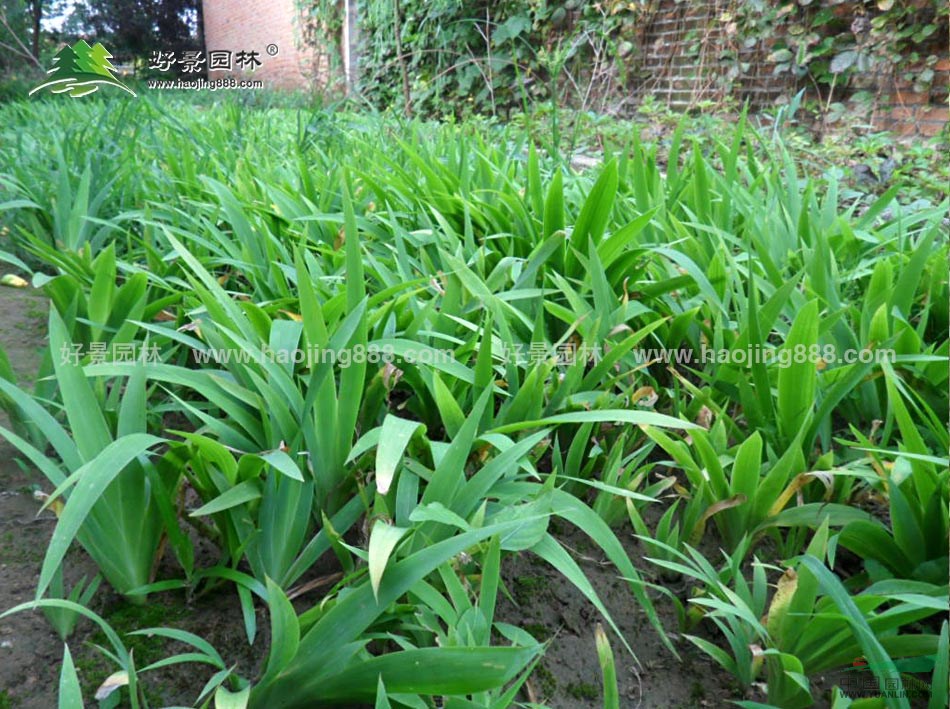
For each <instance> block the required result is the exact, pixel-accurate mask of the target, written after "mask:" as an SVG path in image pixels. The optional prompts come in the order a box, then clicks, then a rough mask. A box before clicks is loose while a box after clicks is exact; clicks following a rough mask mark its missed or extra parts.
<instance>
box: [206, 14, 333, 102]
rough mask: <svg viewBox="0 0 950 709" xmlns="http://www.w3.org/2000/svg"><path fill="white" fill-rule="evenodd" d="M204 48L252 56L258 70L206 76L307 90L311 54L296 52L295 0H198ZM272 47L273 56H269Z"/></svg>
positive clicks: (311, 70) (312, 69) (310, 81)
mask: <svg viewBox="0 0 950 709" xmlns="http://www.w3.org/2000/svg"><path fill="white" fill-rule="evenodd" d="M203 8H204V29H205V46H206V47H207V50H208V51H209V52H211V51H214V50H217V49H223V50H230V51H231V52H234V53H237V52H239V51H245V52H250V51H255V52H257V53H258V55H259V57H260V62H261V66H259V67H257V68H256V69H255V70H254V71H253V73H252V72H249V71H245V72H239V71H236V70H235V71H232V72H227V71H211V72H209V74H210V77H211V78H213V79H217V78H222V77H226V76H232V75H233V76H234V77H235V78H248V79H251V78H253V79H261V80H263V81H264V83H265V85H266V86H271V87H276V88H288V89H295V88H301V89H302V88H309V87H310V86H312V85H313V82H314V79H315V74H316V72H315V66H314V59H313V53H312V52H311V51H308V50H306V49H301V48H300V40H299V34H298V32H297V27H296V23H295V18H296V11H295V9H294V0H203ZM274 47H276V48H277V54H276V55H274V56H271V55H270V54H269V52H268V48H270V51H271V52H272V51H273V48H274Z"/></svg>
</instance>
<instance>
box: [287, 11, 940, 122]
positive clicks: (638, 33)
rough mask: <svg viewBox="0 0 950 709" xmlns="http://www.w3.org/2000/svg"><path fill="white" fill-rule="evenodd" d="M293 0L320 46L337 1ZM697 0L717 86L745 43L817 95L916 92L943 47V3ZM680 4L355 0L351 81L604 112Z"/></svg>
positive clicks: (455, 100)
mask: <svg viewBox="0 0 950 709" xmlns="http://www.w3.org/2000/svg"><path fill="white" fill-rule="evenodd" d="M297 1H298V3H299V4H300V7H301V9H302V10H303V14H304V15H305V16H306V17H308V18H310V22H309V27H310V28H311V30H312V31H311V33H310V36H311V41H312V42H313V43H314V44H317V45H318V46H320V47H322V48H330V50H331V51H330V54H332V53H333V51H332V49H333V48H334V47H336V48H337V49H338V47H339V36H340V30H341V28H342V8H341V6H340V3H339V2H337V1H335V0H297ZM709 2H710V4H711V5H713V6H714V9H715V13H716V14H715V16H716V18H717V20H718V24H719V26H720V28H721V29H722V31H721V32H720V33H718V36H717V39H716V41H717V42H720V43H721V45H722V46H720V47H715V48H714V49H715V52H713V56H715V57H716V58H717V62H718V63H719V66H718V67H717V68H718V70H719V71H718V79H717V81H718V82H719V83H720V84H721V86H720V90H721V94H722V95H727V94H728V92H729V85H730V82H738V81H741V80H742V79H743V75H744V74H746V73H748V71H749V55H748V54H747V53H746V54H743V53H742V51H741V50H742V48H743V47H746V48H748V47H754V46H762V45H765V46H768V48H769V51H768V52H767V53H766V54H765V55H762V56H758V55H756V57H755V59H754V61H766V62H768V63H769V64H770V65H771V66H772V68H773V70H774V75H775V76H776V77H777V80H782V78H783V77H784V78H786V79H790V81H789V84H790V86H792V85H796V84H797V85H800V86H804V87H805V88H807V89H809V90H810V91H811V92H812V94H813V95H814V96H815V97H816V98H818V99H820V101H822V102H827V103H829V104H830V102H831V99H832V98H837V97H840V96H842V95H844V94H854V93H855V92H858V93H859V94H860V92H862V91H863V92H865V93H866V94H868V96H869V97H871V98H873V94H874V93H875V91H876V92H878V93H879V92H880V90H881V89H880V87H881V86H882V85H883V84H882V80H883V79H885V78H886V79H893V80H898V81H900V82H903V83H905V84H909V85H913V86H914V88H915V89H917V90H918V91H923V90H927V89H928V88H930V87H931V86H932V85H933V83H934V80H935V77H936V76H937V74H936V71H935V70H936V65H937V63H938V61H939V60H940V58H941V56H944V55H945V54H946V51H947V34H948V29H947V21H948V4H947V3H946V2H945V0H905V1H904V2H900V1H898V0H869V1H866V2H853V1H852V2H844V1H842V0H784V1H781V2H776V1H774V0H709ZM684 3H685V0H682V1H680V2H678V1H677V0H632V1H631V0H628V1H620V0H601V2H585V1H584V0H566V1H563V2H549V1H548V0H521V1H515V0H362V1H361V2H360V3H359V37H360V40H359V42H360V43H359V55H360V60H359V63H360V73H359V84H358V88H359V90H360V91H361V93H362V94H363V95H364V96H365V97H366V98H368V99H369V100H370V101H372V102H373V103H375V104H376V105H378V106H380V107H393V106H394V107H397V108H401V109H403V110H405V111H407V112H416V113H423V114H436V115H445V114H454V115H465V114H467V113H473V112H477V113H486V112H487V113H495V114H497V113H500V112H501V113H504V112H507V111H510V110H512V109H513V108H514V109H517V108H519V107H522V106H524V105H526V104H527V103H532V104H536V103H537V102H538V101H545V100H549V99H553V100H555V101H556V102H557V103H558V104H559V105H561V106H570V107H573V108H575V109H578V110H597V111H610V110H615V109H617V108H618V107H622V106H624V104H625V99H626V98H627V97H629V96H630V95H631V94H632V93H633V91H634V89H635V87H636V86H637V85H638V84H639V83H641V82H642V81H643V79H644V77H643V76H642V74H641V73H639V72H638V69H639V64H638V60H639V58H640V57H641V56H642V54H643V52H644V49H645V47H644V42H643V39H644V32H645V30H646V29H647V28H648V27H649V26H650V22H651V20H652V18H653V17H654V16H655V15H656V14H657V13H658V12H659V11H661V10H663V11H664V12H668V11H669V10H670V8H671V7H672V8H674V9H675V8H677V7H682V8H685V7H686V5H685V4H684ZM723 38H725V39H723ZM698 41H703V40H702V39H700V40H698ZM333 67H339V62H337V63H335V64H333V65H332V66H331V69H332V68H333Z"/></svg>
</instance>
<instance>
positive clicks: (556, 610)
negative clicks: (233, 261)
mask: <svg viewBox="0 0 950 709" xmlns="http://www.w3.org/2000/svg"><path fill="white" fill-rule="evenodd" d="M46 308H47V306H46V303H45V301H44V300H43V299H42V298H41V297H39V296H38V295H36V294H35V293H32V292H30V291H20V290H13V289H6V288H0V345H2V346H3V348H4V349H5V350H6V352H7V355H8V356H9V359H10V361H11V363H12V364H13V366H14V369H15V371H16V373H17V376H18V379H19V380H20V382H21V385H22V384H23V382H24V381H26V382H30V381H31V380H32V377H33V375H34V370H35V367H36V366H37V363H38V361H39V352H41V351H42V347H43V334H44V333H45V330H46V327H45V321H46ZM26 388H29V386H28V385H27V386H26ZM3 423H6V422H5V421H3ZM40 487H42V488H44V489H46V490H47V491H48V489H49V486H48V485H47V484H45V481H44V480H42V479H41V477H40V475H39V474H38V473H36V472H35V471H33V470H30V469H28V468H25V467H21V465H20V464H19V463H18V462H17V456H16V454H15V452H14V450H13V449H12V447H11V446H9V445H8V444H7V443H6V442H0V611H2V610H5V609H8V608H10V607H12V606H14V605H16V604H18V603H22V602H24V601H28V600H31V599H32V597H33V592H34V588H35V584H36V581H37V576H38V572H39V568H40V565H41V562H42V558H43V554H44V551H45V548H46V544H47V542H48V540H49V536H50V534H51V533H52V530H53V526H54V525H55V517H54V516H53V515H52V514H51V513H46V512H44V513H42V514H40V515H37V510H38V509H39V506H40V505H39V503H38V502H37V501H36V500H35V499H34V497H33V491H34V490H35V489H37V488H40ZM559 536H560V538H561V539H562V541H563V542H564V543H565V544H566V545H567V546H568V547H569V548H570V549H572V550H573V552H574V556H575V558H576V559H577V561H578V562H579V563H580V564H581V566H582V568H583V569H584V571H585V573H586V574H587V575H588V578H589V579H590V580H591V582H592V584H593V586H594V587H595V589H596V590H597V592H598V593H599V594H600V596H601V598H602V599H603V600H604V603H605V604H606V606H607V607H608V609H609V610H610V612H611V614H612V616H613V618H614V619H615V621H616V622H617V625H618V626H619V627H620V630H621V632H622V633H623V634H624V636H625V637H626V638H627V639H628V641H629V642H630V644H631V646H632V647H633V649H634V651H635V653H636V655H637V658H638V661H639V664H638V662H637V661H635V660H634V659H633V658H632V657H631V656H630V655H629V653H626V652H625V651H624V650H623V648H622V646H621V644H620V643H619V641H618V640H617V638H616V637H614V638H612V644H613V647H614V653H615V656H616V658H617V666H618V670H617V672H618V681H619V685H620V696H621V698H622V699H621V701H622V705H623V706H625V707H643V708H644V709H648V708H651V707H656V708H659V707H664V708H667V707H670V708H672V707H720V706H726V705H728V704H729V702H730V700H731V699H738V698H740V697H739V696H738V695H736V693H735V688H734V685H733V682H732V680H731V678H730V677H729V676H728V675H727V673H725V672H723V671H722V670H721V669H719V668H718V667H717V666H716V665H714V664H713V663H712V662H711V661H710V660H709V659H708V658H706V656H705V655H703V654H702V653H700V652H699V651H698V650H696V649H695V648H694V647H693V646H692V645H691V644H689V643H687V642H684V641H682V640H679V639H677V640H675V642H676V647H677V650H678V651H679V653H680V655H681V660H679V661H678V660H677V659H676V658H675V657H674V656H673V655H672V654H671V653H670V652H669V651H668V650H667V649H666V648H665V647H663V645H662V643H661V642H660V640H659V638H658V637H657V634H656V632H655V631H654V630H653V629H652V628H651V627H650V625H649V623H648V621H647V619H646V616H645V614H644V613H643V611H642V609H640V608H639V607H638V606H637V604H636V603H635V602H634V601H633V598H632V596H631V594H630V591H629V590H628V588H627V585H626V583H625V582H624V581H622V580H621V579H619V578H618V576H617V572H616V570H615V569H613V568H612V567H611V566H610V565H608V564H605V563H604V562H603V560H602V559H601V558H600V556H599V555H598V554H597V552H596V551H595V550H594V549H593V548H592V547H591V546H590V545H589V544H586V543H585V539H586V537H585V536H584V535H583V534H582V533H580V532H579V530H574V529H563V530H560V531H559ZM625 536H626V537H627V539H625V544H626V545H627V547H628V552H629V553H630V554H631V557H632V558H634V560H635V562H638V560H639V558H640V556H641V554H642V550H640V549H638V548H637V547H636V544H635V542H634V541H633V540H632V537H631V535H629V534H627V535H625ZM638 565H639V563H638ZM67 566H68V567H69V568H68V571H67V574H66V581H67V587H69V586H70V584H71V583H73V582H75V580H76V579H77V578H79V577H80V576H82V575H89V576H91V575H93V574H94V573H95V568H94V566H93V565H92V563H91V562H90V561H89V560H88V558H86V556H85V554H84V553H83V552H82V551H81V550H75V551H73V552H72V553H71V555H70V557H68V564H67ZM504 571H505V584H506V587H507V588H508V590H509V592H510V593H511V597H510V598H509V599H504V600H502V602H501V603H500V605H499V616H500V619H501V620H505V621H507V622H510V623H516V624H518V625H520V626H521V627H524V628H526V629H527V630H528V631H529V632H531V633H532V634H533V635H535V636H536V637H538V638H539V639H544V640H551V641H552V642H551V643H550V645H549V648H548V650H547V653H546V655H545V657H544V659H543V660H542V662H541V664H540V665H539V667H538V668H537V669H536V670H535V672H534V674H533V675H532V677H531V680H530V682H529V684H530V687H531V694H532V695H533V696H532V697H530V698H531V699H532V700H534V701H540V702H544V703H546V704H548V705H549V706H550V707H553V708H554V709H585V708H587V707H599V706H602V702H603V699H602V696H601V692H602V689H601V678H600V667H599V665H598V662H597V654H596V651H595V646H594V628H595V626H596V624H597V623H598V622H600V621H601V620H602V619H601V618H600V617H599V615H598V613H597V611H596V610H595V609H594V608H593V607H592V606H591V605H590V604H589V603H588V602H587V601H586V599H584V598H583V596H582V595H581V594H580V592H578V591H577V590H576V589H575V588H574V587H573V586H572V585H571V584H570V583H569V582H567V581H566V580H565V579H564V578H563V577H562V576H561V575H560V574H559V573H558V572H557V571H556V570H554V569H552V568H551V567H549V566H547V565H546V564H545V563H544V562H541V561H539V560H538V559H535V558H532V557H531V556H529V555H526V554H522V555H518V556H515V557H513V558H510V559H509V560H508V561H507V563H506V567H505V570H504ZM172 573H173V571H172ZM301 600H304V599H301ZM306 600H307V601H309V602H312V601H313V600H315V599H314V598H308V599H306ZM90 605H91V607H92V609H93V610H95V611H96V612H98V613H100V614H101V615H103V616H104V617H105V618H106V619H107V620H108V621H109V622H110V624H112V625H113V627H115V628H116V630H118V631H119V632H120V633H122V632H127V631H129V630H132V629H135V628H141V627H143V626H154V625H164V626H171V627H180V628H184V629H188V630H190V631H192V632H195V633H198V634H199V635H201V636H203V637H205V638H206V639H207V640H209V641H210V642H211V643H212V645H214V646H215V647H216V648H217V649H218V651H219V652H220V653H221V654H222V656H223V657H224V659H225V661H226V662H228V663H237V664H238V671H239V673H240V674H242V675H243V676H251V677H253V676H254V675H255V672H256V670H257V669H258V666H259V663H260V662H261V659H262V656H263V655H264V648H266V647H267V641H268V638H267V637H266V628H267V618H266V614H265V613H264V612H263V611H261V610H259V611H258V628H259V629H260V630H261V636H260V637H259V638H258V640H257V642H256V643H255V647H254V648H251V647H249V646H248V643H247V641H246V639H245V636H244V632H243V625H242V623H241V620H240V618H241V613H240V608H239V605H238V603H237V599H236V596H235V595H234V594H231V593H223V594H219V595H217V596H214V595H209V596H205V597H202V598H200V599H198V600H196V601H193V602H192V603H185V602H184V599H182V598H181V597H180V596H175V595H174V594H162V595H161V596H155V597H152V598H150V600H149V603H148V604H147V605H146V606H130V605H128V604H126V603H124V602H123V601H122V600H121V599H119V598H117V597H116V595H115V594H114V593H112V592H111V590H109V589H108V587H107V586H106V585H105V584H103V586H102V587H101V588H100V590H99V592H98V593H97V595H96V597H95V598H94V599H93V601H92V603H91V604H90ZM658 609H659V610H660V613H661V617H662V619H663V622H664V625H665V626H666V627H667V628H668V630H669V631H670V633H671V636H672V637H675V633H676V630H677V628H676V627H675V619H674V616H673V614H672V609H671V608H670V607H669V606H664V605H663V604H662V603H658ZM68 642H69V645H70V649H71V652H72V653H73V656H74V658H75V660H76V665H77V668H78V670H79V673H80V677H81V680H82V683H83V685H84V689H85V691H84V694H85V695H86V696H87V697H88V696H90V695H91V694H92V692H94V691H95V689H96V688H97V686H98V684H99V683H100V682H101V681H102V680H103V679H104V678H105V677H106V676H107V675H108V674H109V673H111V672H112V671H113V670H114V669H115V668H110V667H109V666H108V665H107V664H106V663H105V662H104V661H103V660H102V659H101V658H100V657H99V656H98V655H97V653H96V651H95V650H94V649H93V648H92V647H91V643H92V642H98V643H104V638H102V637H101V636H98V637H97V634H96V633H95V632H94V628H93V627H92V625H91V624H90V623H89V622H87V621H81V622H80V624H79V626H78V627H77V630H76V632H75V633H74V634H73V635H72V636H71V637H70V638H69V640H68ZM130 642H131V639H130ZM134 648H135V649H134V653H135V654H134V656H135V657H136V660H137V662H136V665H137V666H139V667H141V666H143V665H144V664H146V663H148V662H153V661H155V660H157V659H160V658H162V657H165V656H167V655H169V654H173V653H174V652H181V651H183V650H184V648H183V647H181V646H177V647H176V646H175V644H174V643H165V642H163V641H161V640H159V639H155V638H152V639H145V638H142V639H137V640H136V641H135V643H134ZM61 658H62V641H61V640H60V639H59V637H58V636H57V635H56V634H55V633H54V632H53V630H52V628H51V626H50V625H49V624H48V623H47V622H46V620H45V618H44V617H43V616H42V614H40V613H39V612H28V613H20V614H16V615H14V616H10V617H7V618H4V619H3V620H0V709H7V708H8V707H9V708H11V709H13V708H20V709H49V708H50V707H53V706H56V691H57V684H58V667H59V664H60V661H61ZM212 673H213V670H211V669H210V668H209V669H207V670H206V669H205V668H203V667H201V666H195V665H183V666H174V667H171V668H168V669H163V670H161V671H159V672H158V673H154V674H150V675H147V676H146V678H145V681H146V686H148V687H150V694H151V696H152V698H153V699H154V702H153V706H167V705H168V704H178V705H190V704H191V703H192V702H194V700H195V698H196V697H197V695H198V693H199V692H200V690H201V687H202V686H203V684H204V683H205V682H206V681H207V679H208V677H210V675H211V674H212ZM756 698H757V699H760V697H756ZM526 699H527V697H526Z"/></svg>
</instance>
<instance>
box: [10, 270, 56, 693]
mask: <svg viewBox="0 0 950 709" xmlns="http://www.w3.org/2000/svg"><path fill="white" fill-rule="evenodd" d="M46 312H47V303H46V300H45V299H44V298H43V297H42V296H40V295H38V294H37V293H35V292H33V291H31V290H19V289H13V288H0V346H2V347H3V349H4V350H5V351H6V354H7V357H8V358H9V360H10V364H11V365H12V366H13V370H14V372H15V373H16V376H17V383H18V384H19V385H20V386H21V387H23V388H25V389H27V390H31V389H32V387H33V379H34V377H35V375H36V368H37V367H38V365H39V360H40V353H41V352H42V348H43V346H44V342H43V340H44V337H45V333H46ZM8 423H9V422H8V421H7V420H6V417H5V416H4V415H3V414H0V424H2V425H4V426H6V425H7V424H8ZM18 457H19V456H18V455H17V454H16V452H15V450H14V448H13V447H12V446H11V445H10V444H8V443H7V442H6V441H5V440H3V439H0V610H6V609H8V608H10V607H12V606H14V605H16V604H18V603H22V602H24V601H29V600H32V598H33V591H34V588H35V586H36V580H37V575H38V573H39V568H40V564H41V562H42V559H43V552H44V550H45V549H46V544H47V542H48V541H49V537H50V534H51V533H52V531H53V526H54V524H55V520H56V518H55V517H54V516H53V515H52V514H51V513H44V514H41V515H39V516H37V511H38V509H39V504H38V503H37V502H36V500H35V499H34V498H33V489H34V486H35V485H37V484H38V483H39V482H40V480H39V479H38V478H37V477H36V474H35V473H34V472H33V471H28V470H25V469H23V468H22V467H21V466H20V464H19V463H18V462H17V458H18ZM62 652H63V650H62V642H61V641H60V640H59V637H58V636H57V635H56V634H55V633H54V632H53V631H52V628H51V627H50V626H49V625H48V624H47V623H46V622H45V620H44V619H43V618H42V616H40V615H39V614H38V613H22V614H18V615H14V616H11V617H9V618H4V619H3V620H2V621H0V708H4V709H5V707H18V708H19V707H22V708H23V709H33V708H34V707H35V708H36V709H41V708H42V709H48V708H49V707H52V706H55V705H56V682H57V666H58V664H59V660H60V658H61V657H62Z"/></svg>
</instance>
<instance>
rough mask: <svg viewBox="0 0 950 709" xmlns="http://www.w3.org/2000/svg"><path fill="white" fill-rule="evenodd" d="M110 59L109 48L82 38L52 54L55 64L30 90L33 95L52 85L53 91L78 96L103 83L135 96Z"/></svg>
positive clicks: (84, 94) (92, 90)
mask: <svg viewBox="0 0 950 709" xmlns="http://www.w3.org/2000/svg"><path fill="white" fill-rule="evenodd" d="M110 59H112V55H111V54H109V50H107V49H106V48H105V47H103V46H102V45H101V44H100V43H98V42H96V43H95V44H94V45H93V46H91V47H90V46H89V44H88V43H87V42H86V40H84V39H81V40H79V41H78V42H76V44H74V45H73V46H72V47H69V46H66V47H63V48H62V49H60V50H59V51H58V52H57V53H56V56H55V57H53V68H52V69H50V70H49V71H48V72H46V76H47V79H46V81H44V82H43V83H42V84H40V85H39V86H37V87H36V88H35V89H33V90H32V91H30V96H32V95H33V94H35V93H36V92H37V91H43V90H45V89H49V90H50V91H51V92H52V93H54V94H64V93H68V94H69V95H70V96H72V97H73V98H79V97H80V96H86V95H87V94H91V93H94V92H96V91H98V90H99V86H100V85H101V84H107V85H109V86H116V87H118V88H120V89H122V90H123V91H128V92H129V93H130V94H132V95H133V96H135V92H134V91H132V89H130V88H129V87H128V86H125V85H124V84H123V83H122V82H121V81H119V80H118V79H117V78H115V76H114V75H113V74H112V72H113V71H115V67H114V66H112V63H111V62H110V61H109V60H110Z"/></svg>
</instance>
